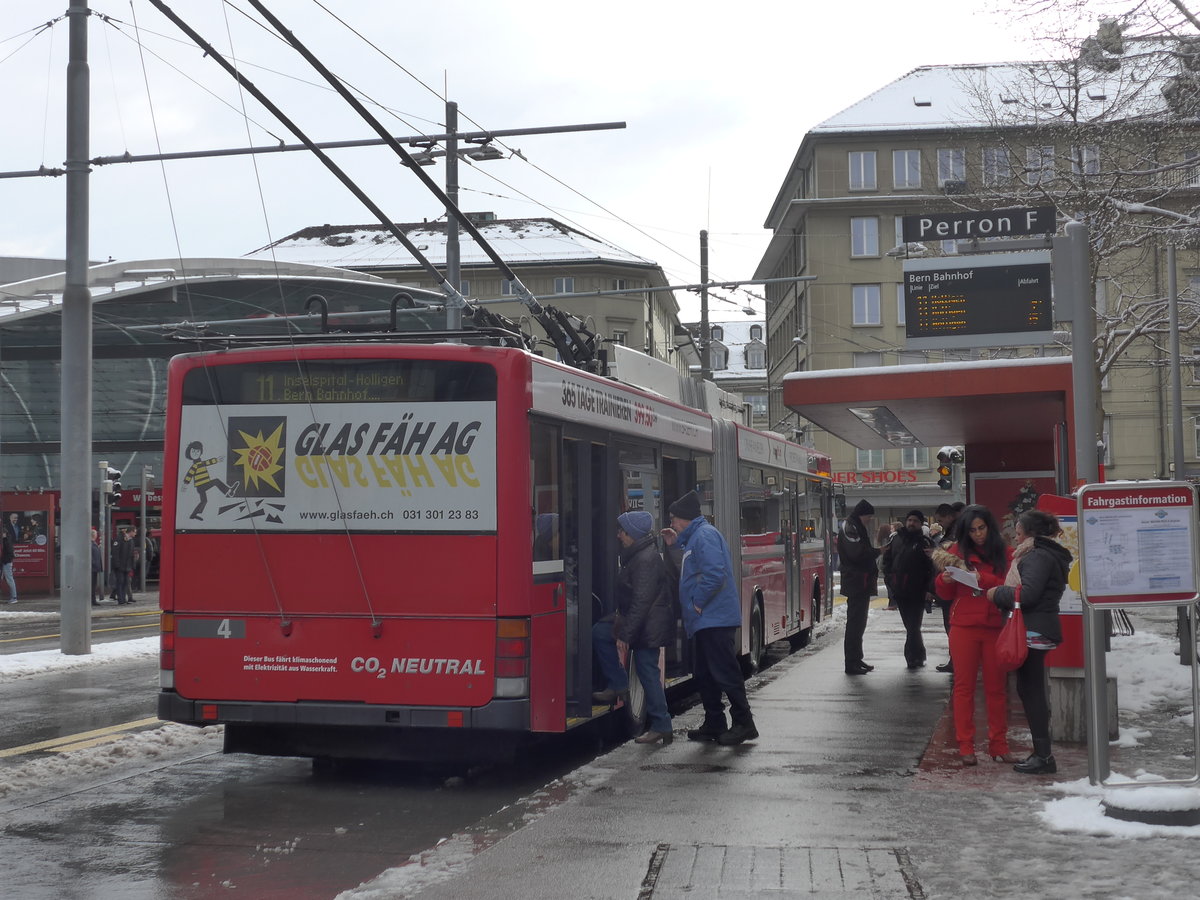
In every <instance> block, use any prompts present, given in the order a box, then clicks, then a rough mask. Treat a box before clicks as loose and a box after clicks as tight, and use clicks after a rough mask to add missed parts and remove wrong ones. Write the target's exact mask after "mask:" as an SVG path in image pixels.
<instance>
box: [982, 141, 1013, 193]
mask: <svg viewBox="0 0 1200 900" xmlns="http://www.w3.org/2000/svg"><path fill="white" fill-rule="evenodd" d="M1010 178H1012V160H1011V159H1010V158H1009V156H1008V148H1007V147H984V148H983V183H984V186H986V187H998V186H1000V185H1003V184H1008V181H1009V179H1010Z"/></svg>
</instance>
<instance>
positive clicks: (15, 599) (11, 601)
mask: <svg viewBox="0 0 1200 900" xmlns="http://www.w3.org/2000/svg"><path fill="white" fill-rule="evenodd" d="M8 602H9V603H16V602H17V598H16V597H9V598H8Z"/></svg>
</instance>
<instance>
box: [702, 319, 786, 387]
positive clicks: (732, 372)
mask: <svg viewBox="0 0 1200 900" xmlns="http://www.w3.org/2000/svg"><path fill="white" fill-rule="evenodd" d="M756 325H757V326H758V329H759V335H760V336H759V337H758V338H751V337H750V329H751V328H753V327H754V326H756ZM687 327H688V328H690V329H691V330H692V331H693V332H697V331H699V330H700V323H699V322H689V323H688V325H687ZM708 327H709V329H710V330H711V329H713V328H720V329H721V336H720V338H716V337H714V338H713V340H714V341H716V342H717V343H719V344H720V345H721V346H722V347H724V348H725V349H726V350H728V351H729V358H728V360H726V365H725V368H723V369H717V370H715V371H714V372H713V379H714V380H715V381H722V380H724V379H726V378H762V379H764V380H765V379H766V375H767V372H766V369H764V368H762V367H761V366H760V367H759V368H757V369H750V368H747V366H746V348H747V347H749V346H750V345H751V344H754V345H757V346H759V347H763V348H765V347H766V344H765V343H764V341H763V337H762V336H764V335H766V333H767V329H766V325H764V324H763V322H762V320H761V319H749V318H747V319H730V320H729V321H727V322H716V321H712V320H709V323H708Z"/></svg>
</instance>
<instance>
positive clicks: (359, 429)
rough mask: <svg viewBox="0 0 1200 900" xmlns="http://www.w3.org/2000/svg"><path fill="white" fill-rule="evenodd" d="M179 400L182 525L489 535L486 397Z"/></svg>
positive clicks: (490, 455)
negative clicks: (225, 403) (230, 403)
mask: <svg viewBox="0 0 1200 900" xmlns="http://www.w3.org/2000/svg"><path fill="white" fill-rule="evenodd" d="M230 409H231V408H230V407H226V408H225V409H224V410H222V408H221V407H218V406H185V407H184V408H183V410H182V419H181V423H180V435H179V448H180V458H179V483H178V484H177V485H176V486H175V489H176V491H177V492H178V493H177V498H178V502H177V503H176V512H175V527H176V529H177V530H178V531H417V532H427V531H435V532H436V531H468V532H477V531H494V530H495V528H496V405H495V404H494V403H489V402H480V401H464V402H447V403H343V404H312V405H308V404H297V405H284V406H281V405H273V404H271V405H268V404H263V405H254V404H246V405H239V406H237V407H236V415H229V414H228V412H229V410H230Z"/></svg>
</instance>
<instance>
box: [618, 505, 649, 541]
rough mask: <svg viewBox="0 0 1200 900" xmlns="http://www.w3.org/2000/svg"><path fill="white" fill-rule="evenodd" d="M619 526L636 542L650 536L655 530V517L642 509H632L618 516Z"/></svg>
mask: <svg viewBox="0 0 1200 900" xmlns="http://www.w3.org/2000/svg"><path fill="white" fill-rule="evenodd" d="M617 525H618V526H619V527H620V529H621V530H622V531H623V532H625V533H626V534H627V535H629V536H630V537H631V538H633V539H634V540H635V541H636V540H638V539H640V538H644V537H645V536H646V535H648V534H649V533H650V531H651V529H653V528H654V517H653V516H651V515H650V513H648V512H646V511H645V510H641V509H631V510H630V511H629V512H623V513H621V514H620V515H619V516H617Z"/></svg>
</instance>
